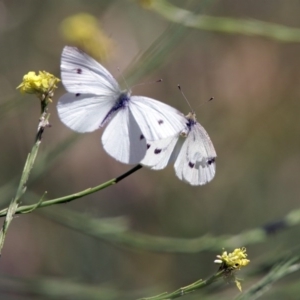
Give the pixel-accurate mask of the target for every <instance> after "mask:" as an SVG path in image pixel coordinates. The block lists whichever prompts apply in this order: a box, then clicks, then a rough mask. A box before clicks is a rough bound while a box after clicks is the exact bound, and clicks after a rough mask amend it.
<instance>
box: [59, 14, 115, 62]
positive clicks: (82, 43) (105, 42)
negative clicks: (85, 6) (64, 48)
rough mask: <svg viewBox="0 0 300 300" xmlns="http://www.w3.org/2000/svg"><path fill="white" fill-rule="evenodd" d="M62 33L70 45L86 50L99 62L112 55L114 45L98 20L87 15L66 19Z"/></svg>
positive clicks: (63, 22) (62, 24) (77, 15)
mask: <svg viewBox="0 0 300 300" xmlns="http://www.w3.org/2000/svg"><path fill="white" fill-rule="evenodd" d="M60 31H61V34H62V35H63V37H64V38H65V39H66V41H67V42H68V43H71V44H73V45H74V46H76V47H78V48H80V49H82V50H84V51H85V52H87V53H89V54H90V55H91V56H93V57H95V58H97V59H98V60H106V59H107V58H108V56H109V55H111V53H112V48H113V43H112V41H111V39H110V38H108V37H107V36H106V35H105V33H104V32H103V30H101V28H100V27H99V24H98V20H97V19H96V18H95V17H94V16H92V15H90V14H87V13H80V14H76V15H73V16H71V17H68V18H66V19H65V20H64V21H62V23H61V25H60Z"/></svg>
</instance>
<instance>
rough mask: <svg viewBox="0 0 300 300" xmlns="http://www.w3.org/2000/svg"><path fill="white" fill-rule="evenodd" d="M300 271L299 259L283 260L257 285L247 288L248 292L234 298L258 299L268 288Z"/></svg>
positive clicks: (244, 299)
mask: <svg viewBox="0 0 300 300" xmlns="http://www.w3.org/2000/svg"><path fill="white" fill-rule="evenodd" d="M299 270H300V264H299V257H298V256H294V257H290V258H287V259H285V260H284V261H283V262H281V263H279V264H278V265H276V266H274V268H273V269H272V270H271V271H270V272H269V274H267V275H266V276H265V277H264V278H262V279H261V280H260V281H259V282H258V283H256V284H254V285H253V286H252V287H250V288H249V290H248V291H246V292H244V293H243V294H240V295H239V296H238V297H236V298H235V299H236V300H246V299H247V300H254V299H258V298H259V297H260V296H262V295H263V294H264V293H265V292H267V291H268V289H269V288H270V286H271V285H272V284H274V283H275V282H276V281H278V280H279V279H281V278H283V277H285V276H287V275H289V274H291V273H294V272H297V271H299Z"/></svg>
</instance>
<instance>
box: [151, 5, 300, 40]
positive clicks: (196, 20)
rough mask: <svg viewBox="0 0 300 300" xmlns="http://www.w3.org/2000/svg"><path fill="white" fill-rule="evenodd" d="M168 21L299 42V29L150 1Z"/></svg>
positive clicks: (202, 28) (199, 27) (224, 31)
mask: <svg viewBox="0 0 300 300" xmlns="http://www.w3.org/2000/svg"><path fill="white" fill-rule="evenodd" d="M149 8H150V9H152V10H153V11H155V12H156V13H158V14H160V15H161V16H162V17H164V18H165V19H167V20H169V21H170V22H174V23H177V24H182V25H184V26H186V27H190V28H196V29H201V30H207V31H215V32H221V33H228V34H242V35H248V36H262V37H265V38H269V39H273V40H276V41H278V42H296V43H299V42H300V29H299V28H292V27H288V26H284V25H278V24H275V23H268V22H263V21H258V20H251V19H247V20H245V19H234V18H226V17H214V16H205V15H197V14H195V13H193V12H191V11H188V10H185V9H182V8H179V7H177V6H175V5H173V4H171V3H170V2H168V1H166V0H160V1H152V4H151V6H150V7H149Z"/></svg>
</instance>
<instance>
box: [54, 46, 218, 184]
mask: <svg viewBox="0 0 300 300" xmlns="http://www.w3.org/2000/svg"><path fill="white" fill-rule="evenodd" d="M61 77H62V82H63V84H64V86H65V88H66V90H67V91H68V93H67V94H65V95H63V96H62V97H61V98H60V99H59V101H58V105H57V110H58V114H59V117H60V119H61V121H62V122H63V123H64V124H65V125H67V126H68V127H70V128H71V129H73V130H75V131H78V132H91V131H94V130H96V129H98V128H100V127H102V126H104V125H105V124H107V128H106V129H105V131H104V133H103V135H102V144H103V147H104V149H105V151H106V152H107V153H108V154H110V155H111V156H112V157H114V158H115V159H116V160H118V161H120V162H122V163H126V164H137V163H140V164H142V165H144V166H147V167H150V168H151V169H154V170H160V169H163V168H164V167H165V166H166V165H167V164H168V163H170V162H174V161H175V164H174V167H175V172H176V175H177V176H178V177H179V178H180V179H181V180H184V181H186V182H188V183H190V184H191V185H203V184H206V183H208V182H209V181H211V180H212V179H213V177H214V175H215V158H216V152H215V149H214V146H213V144H212V142H211V140H210V138H209V136H208V134H207V132H206V131H205V129H204V128H203V127H202V126H201V125H200V124H199V123H198V122H197V121H196V117H195V114H194V113H189V114H188V115H187V116H186V117H185V116H184V115H183V114H182V113H180V112H179V111H178V110H176V109H175V108H173V107H171V106H169V105H167V104H164V103H162V102H160V101H157V100H154V99H151V98H147V97H142V96H131V92H130V91H122V90H121V89H120V87H119V85H118V83H117V81H116V80H115V79H114V77H113V76H112V75H111V74H110V73H109V72H108V71H107V70H106V69H105V68H104V67H103V66H101V65H100V64H99V63H98V62H97V61H95V60H94V59H93V58H91V57H90V56H88V55H87V54H86V53H84V52H82V51H81V50H79V49H77V48H74V47H69V46H67V47H65V48H64V50H63V52H62V57H61Z"/></svg>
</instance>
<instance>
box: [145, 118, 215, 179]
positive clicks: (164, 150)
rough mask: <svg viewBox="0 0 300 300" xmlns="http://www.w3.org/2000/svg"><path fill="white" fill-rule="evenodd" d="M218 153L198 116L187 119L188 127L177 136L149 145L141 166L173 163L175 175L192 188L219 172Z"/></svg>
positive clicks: (161, 166) (155, 167)
mask: <svg viewBox="0 0 300 300" xmlns="http://www.w3.org/2000/svg"><path fill="white" fill-rule="evenodd" d="M216 156H217V154H216V151H215V148H214V146H213V144H212V142H211V140H210V138H209V136H208V134H207V132H206V131H205V129H204V128H203V127H202V126H201V125H200V124H199V123H198V122H197V121H196V115H195V113H189V114H188V115H187V116H186V128H185V129H184V130H183V131H182V132H181V133H180V134H177V135H176V136H174V137H169V138H166V139H162V140H159V141H155V142H148V150H147V154H146V156H145V157H144V159H143V160H142V161H141V164H142V165H144V166H148V167H150V168H151V169H153V170H160V169H163V168H164V167H165V166H166V165H167V164H168V163H171V162H174V161H175V164H174V168H175V172H176V175H177V177H178V178H179V179H181V180H183V181H185V182H188V183H189V184H191V185H203V184H206V183H208V182H209V181H211V180H212V179H213V178H214V176H215V173H216V165H215V159H216Z"/></svg>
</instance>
